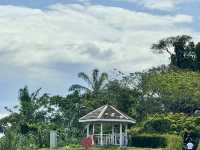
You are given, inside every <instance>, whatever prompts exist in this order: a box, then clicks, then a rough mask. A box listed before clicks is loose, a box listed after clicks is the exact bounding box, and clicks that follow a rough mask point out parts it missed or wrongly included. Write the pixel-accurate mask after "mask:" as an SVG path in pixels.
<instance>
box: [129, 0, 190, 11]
mask: <svg viewBox="0 0 200 150" xmlns="http://www.w3.org/2000/svg"><path fill="white" fill-rule="evenodd" d="M126 1H129V2H137V3H139V4H141V5H143V6H144V7H146V8H149V9H158V10H165V11H170V10H173V9H175V8H176V7H177V6H178V5H179V4H183V3H186V2H192V0H126Z"/></svg>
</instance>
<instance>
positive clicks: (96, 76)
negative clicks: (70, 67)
mask: <svg viewBox="0 0 200 150" xmlns="http://www.w3.org/2000/svg"><path fill="white" fill-rule="evenodd" d="M78 77H79V78H81V79H83V80H84V81H85V82H86V83H87V85H88V86H87V87H86V86H83V85H80V84H74V85H72V86H71V87H70V88H69V91H75V90H80V91H84V92H86V93H92V94H94V95H95V94H97V93H99V92H100V90H102V89H103V88H104V87H105V84H106V82H107V80H108V74H107V73H105V72H103V73H101V74H100V72H99V70H98V69H94V70H93V71H92V75H91V76H90V75H87V74H85V73H84V72H80V73H79V74H78Z"/></svg>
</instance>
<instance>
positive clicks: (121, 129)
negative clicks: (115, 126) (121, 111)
mask: <svg viewBox="0 0 200 150" xmlns="http://www.w3.org/2000/svg"><path fill="white" fill-rule="evenodd" d="M121 146H122V123H120V147H121Z"/></svg>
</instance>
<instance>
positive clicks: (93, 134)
mask: <svg viewBox="0 0 200 150" xmlns="http://www.w3.org/2000/svg"><path fill="white" fill-rule="evenodd" d="M92 134H93V135H94V124H93V127H92Z"/></svg>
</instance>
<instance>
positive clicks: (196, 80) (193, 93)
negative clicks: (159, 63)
mask: <svg viewBox="0 0 200 150" xmlns="http://www.w3.org/2000/svg"><path fill="white" fill-rule="evenodd" d="M143 80H144V82H143V83H144V86H143V88H144V96H145V97H146V98H152V99H155V100H157V101H159V102H160V103H161V104H162V105H160V106H161V107H162V109H163V110H164V111H165V112H184V113H189V114H192V113H194V111H195V110H196V109H198V108H199V107H200V101H199V98H200V90H199V89H200V76H199V73H197V72H191V71H181V70H176V71H173V70H171V71H168V72H161V73H155V74H148V75H146V77H145V78H144V79H143Z"/></svg>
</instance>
